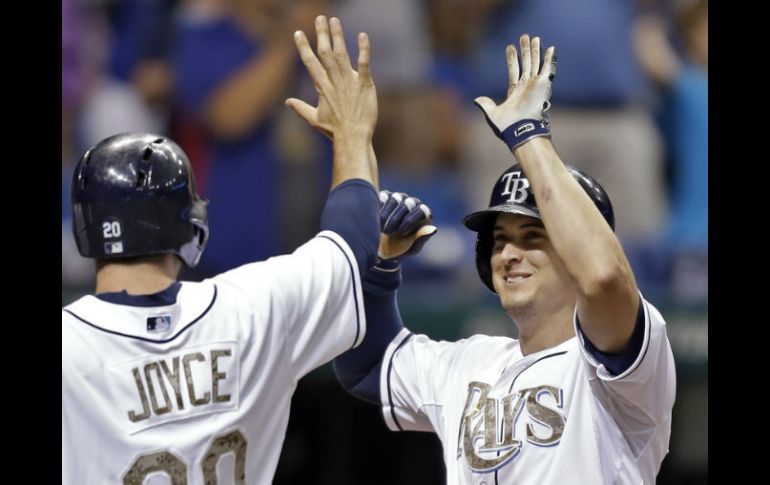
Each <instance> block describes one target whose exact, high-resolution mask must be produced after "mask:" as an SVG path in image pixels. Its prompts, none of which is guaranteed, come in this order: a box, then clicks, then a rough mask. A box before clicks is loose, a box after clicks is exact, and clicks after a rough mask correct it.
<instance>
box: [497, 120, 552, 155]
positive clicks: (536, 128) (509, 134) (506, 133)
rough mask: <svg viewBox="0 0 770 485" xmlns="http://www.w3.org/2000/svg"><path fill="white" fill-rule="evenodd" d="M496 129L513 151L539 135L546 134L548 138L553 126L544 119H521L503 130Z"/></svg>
mask: <svg viewBox="0 0 770 485" xmlns="http://www.w3.org/2000/svg"><path fill="white" fill-rule="evenodd" d="M495 131H496V134H497V136H498V137H499V138H500V139H501V140H503V141H504V142H505V144H506V145H508V148H509V149H510V150H511V151H513V150H515V149H516V148H518V147H519V146H520V145H522V144H524V143H526V142H527V141H529V140H530V139H532V138H537V137H539V136H544V137H546V138H548V139H550V138H551V128H550V126H549V125H548V123H547V122H546V121H543V120H533V119H529V120H521V121H517V122H516V123H514V124H512V125H511V126H509V127H508V128H506V129H505V130H503V131H502V132H499V131H497V130H495Z"/></svg>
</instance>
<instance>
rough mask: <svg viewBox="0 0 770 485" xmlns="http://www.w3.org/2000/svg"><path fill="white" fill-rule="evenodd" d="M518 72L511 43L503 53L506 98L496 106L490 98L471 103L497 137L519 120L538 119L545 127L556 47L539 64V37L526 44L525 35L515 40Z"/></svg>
mask: <svg viewBox="0 0 770 485" xmlns="http://www.w3.org/2000/svg"><path fill="white" fill-rule="evenodd" d="M519 44H520V46H521V69H520V68H519V58H518V55H517V54H516V48H515V47H514V46H513V45H512V44H511V45H508V47H507V48H506V50H505V55H506V58H507V60H508V98H507V99H506V100H505V101H504V102H503V103H501V104H500V105H497V104H495V102H494V101H492V100H491V99H490V98H488V97H486V96H480V97H478V98H476V99H475V100H474V103H476V105H477V106H478V107H479V108H481V110H482V111H484V115H485V116H486V118H487V122H489V125H490V126H491V127H492V129H493V130H494V131H495V134H496V135H497V136H498V137H500V133H502V132H504V131H505V130H506V128H508V127H509V126H511V125H513V124H515V123H517V122H519V121H522V120H539V121H542V122H544V124H545V125H546V126H547V125H548V109H549V108H550V106H551V104H550V101H549V99H550V98H551V82H552V81H553V78H554V76H555V74H556V55H555V50H556V48H555V47H553V46H551V47H549V48H548V49H547V50H546V51H545V57H544V59H543V64H542V66H541V65H540V37H534V38H533V39H532V41H531V42H530V38H529V35H528V34H524V35H522V36H521V38H520V39H519Z"/></svg>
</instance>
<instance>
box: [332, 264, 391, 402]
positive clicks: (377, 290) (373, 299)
mask: <svg viewBox="0 0 770 485" xmlns="http://www.w3.org/2000/svg"><path fill="white" fill-rule="evenodd" d="M378 267H380V268H384V269H386V270H389V271H381V270H378V269H373V270H371V271H369V272H367V273H366V274H365V275H364V278H363V290H364V309H365V310H364V311H365V312H366V336H365V337H364V340H363V342H361V345H359V346H358V347H356V348H355V349H352V350H349V351H348V352H345V353H344V354H342V355H340V356H338V357H337V358H336V359H334V362H333V364H332V365H333V367H334V373H335V374H336V376H337V380H338V381H339V382H340V384H342V387H343V388H345V390H347V391H348V392H349V393H351V394H352V395H354V396H356V397H358V398H360V399H363V400H365V401H369V402H371V403H374V404H381V402H382V401H381V399H380V370H381V368H382V358H383V357H384V355H385V350H386V349H387V348H388V345H389V344H390V342H392V341H393V339H394V338H395V337H396V335H398V333H399V332H400V331H401V329H402V328H404V325H403V323H402V321H401V315H400V314H399V310H398V303H397V301H396V292H397V291H396V290H397V289H398V287H399V286H400V285H401V270H400V269H396V268H390V267H388V263H387V262H385V264H380V265H378Z"/></svg>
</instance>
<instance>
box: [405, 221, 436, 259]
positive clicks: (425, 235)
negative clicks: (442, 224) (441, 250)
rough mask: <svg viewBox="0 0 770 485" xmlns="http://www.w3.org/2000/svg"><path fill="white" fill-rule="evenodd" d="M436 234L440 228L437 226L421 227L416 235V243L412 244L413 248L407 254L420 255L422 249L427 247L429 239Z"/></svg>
mask: <svg viewBox="0 0 770 485" xmlns="http://www.w3.org/2000/svg"><path fill="white" fill-rule="evenodd" d="M436 232H438V228H437V227H436V226H433V225H427V226H423V227H421V228H420V229H419V230H418V231H417V232H416V233H414V235H413V237H414V238H415V239H414V242H413V243H412V246H411V247H410V248H409V250H407V252H406V254H417V253H419V252H420V250H421V249H422V247H423V246H425V243H426V242H428V239H430V238H431V237H432V236H433V235H434V234H436Z"/></svg>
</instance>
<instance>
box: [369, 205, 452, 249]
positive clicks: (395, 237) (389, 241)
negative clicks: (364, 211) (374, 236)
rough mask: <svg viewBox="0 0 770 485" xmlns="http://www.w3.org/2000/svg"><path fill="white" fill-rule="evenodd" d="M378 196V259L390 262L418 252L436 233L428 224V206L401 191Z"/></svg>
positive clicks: (435, 228)
mask: <svg viewBox="0 0 770 485" xmlns="http://www.w3.org/2000/svg"><path fill="white" fill-rule="evenodd" d="M379 197H380V248H379V251H378V256H379V257H380V259H383V260H386V261H387V260H394V259H395V258H398V257H400V256H407V255H411V254H417V253H418V252H420V250H421V249H422V247H423V246H424V245H425V243H426V242H427V241H428V239H430V238H431V236H433V235H434V234H436V232H437V231H438V228H437V227H436V226H434V225H432V224H431V222H432V219H431V210H430V207H428V206H427V205H425V204H423V203H422V202H421V201H420V199H418V198H416V197H409V196H408V195H407V194H405V193H403V192H391V191H389V190H381V191H380V195H379Z"/></svg>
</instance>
